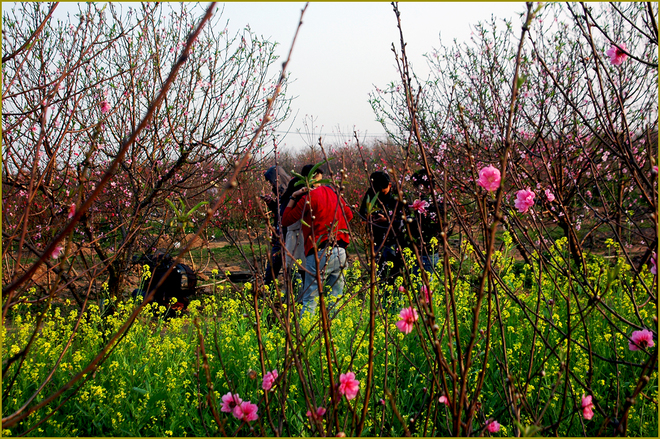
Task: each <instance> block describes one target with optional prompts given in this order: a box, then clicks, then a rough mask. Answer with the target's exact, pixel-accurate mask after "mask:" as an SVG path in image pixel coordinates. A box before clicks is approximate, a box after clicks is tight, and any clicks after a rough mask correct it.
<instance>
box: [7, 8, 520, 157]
mask: <svg viewBox="0 0 660 439" xmlns="http://www.w3.org/2000/svg"><path fill="white" fill-rule="evenodd" d="M5 5H7V6H8V5H11V3H4V5H3V6H5ZM304 5H305V3H304V2H227V3H218V4H217V6H216V7H217V10H216V15H217V14H220V13H222V16H221V18H220V22H221V23H224V22H226V21H227V20H228V25H227V28H228V30H229V34H230V35H233V34H235V33H236V32H238V31H240V30H242V29H243V28H244V27H245V26H246V25H249V26H250V28H251V30H252V31H253V32H254V33H255V34H257V35H258V36H263V37H264V38H266V39H268V40H270V41H276V42H278V43H279V47H278V49H277V52H276V53H277V55H279V56H280V60H282V61H283V60H284V59H286V56H287V54H288V52H289V49H290V47H291V43H292V41H293V36H294V34H295V31H296V27H297V25H298V21H299V19H300V12H301V10H302V9H303V8H304ZM5 7H6V6H5ZM399 10H400V12H401V24H402V27H403V33H404V37H405V40H406V42H407V46H406V51H407V54H408V59H409V62H410V65H411V66H412V69H413V71H414V72H415V73H416V74H417V76H418V77H420V78H421V79H424V78H426V77H427V75H428V73H429V69H428V66H427V63H426V59H425V58H424V54H426V53H432V52H433V49H434V48H439V47H440V46H441V44H440V42H441V39H442V44H444V45H450V44H452V43H453V41H454V39H456V40H457V41H458V42H464V41H468V40H469V38H470V33H471V30H472V28H473V26H474V25H476V24H477V23H478V22H480V21H485V20H489V19H490V18H491V16H494V17H496V18H498V19H509V20H512V21H513V23H514V26H515V25H517V24H519V23H521V19H520V14H521V13H523V12H524V11H525V4H524V3H523V2H512V3H505V2H484V3H476V2H401V3H399ZM77 11H78V6H77V4H76V3H67V2H63V3H61V4H60V5H59V6H58V11H57V12H58V13H61V14H65V13H66V12H71V14H72V15H73V14H74V13H76V12H77ZM393 43H394V44H395V46H396V49H397V52H400V44H399V33H398V29H397V22H396V17H395V15H394V12H393V10H392V5H391V4H390V3H388V2H312V3H310V4H309V7H308V8H307V11H306V12H305V15H304V17H303V25H302V27H301V29H300V32H299V34H298V39H297V41H296V45H295V47H294V50H293V54H292V58H291V62H290V64H289V66H288V69H287V70H288V71H289V72H290V74H291V79H292V80H293V82H292V83H291V84H290V85H289V88H288V91H287V92H288V95H289V96H293V97H295V99H294V101H293V103H292V108H291V109H292V112H291V116H290V117H289V119H288V120H286V121H285V122H284V123H283V124H282V125H281V126H280V128H279V130H278V134H279V135H280V136H281V137H280V142H279V143H280V145H281V146H283V147H284V148H286V149H294V150H296V149H299V148H302V147H305V146H308V145H309V144H310V143H316V142H317V140H318V138H319V136H322V137H323V138H324V143H326V144H330V143H334V142H339V141H341V140H348V139H350V138H352V133H353V131H356V132H357V133H358V135H359V138H360V140H361V141H363V142H371V141H373V140H375V139H385V134H384V129H383V127H382V126H381V125H380V124H379V123H378V122H377V121H376V117H375V114H374V113H373V110H372V109H371V106H370V104H369V101H368V99H369V93H370V92H372V91H374V90H375V88H376V87H380V88H385V87H386V86H387V85H388V84H389V83H390V82H392V81H397V80H398V78H399V76H398V72H397V69H396V62H395V58H394V54H393V52H392V50H391V49H392V44H393ZM280 66H281V62H277V63H275V64H274V65H273V66H272V68H273V72H272V73H271V74H272V76H273V77H276V75H277V74H278V70H279V68H280ZM341 143H343V141H342V142H341Z"/></svg>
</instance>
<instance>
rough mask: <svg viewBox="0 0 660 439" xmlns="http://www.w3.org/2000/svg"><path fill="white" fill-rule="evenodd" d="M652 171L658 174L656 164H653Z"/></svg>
mask: <svg viewBox="0 0 660 439" xmlns="http://www.w3.org/2000/svg"><path fill="white" fill-rule="evenodd" d="M653 173H654V174H656V175H657V174H658V165H653Z"/></svg>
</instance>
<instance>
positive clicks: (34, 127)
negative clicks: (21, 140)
mask: <svg viewBox="0 0 660 439" xmlns="http://www.w3.org/2000/svg"><path fill="white" fill-rule="evenodd" d="M38 129H39V128H37V126H36V125H32V128H30V131H32V132H33V133H36V132H37V130H38Z"/></svg>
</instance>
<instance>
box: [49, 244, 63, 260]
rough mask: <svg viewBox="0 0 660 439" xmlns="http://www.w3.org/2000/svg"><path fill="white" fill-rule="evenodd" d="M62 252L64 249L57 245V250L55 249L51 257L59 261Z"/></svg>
mask: <svg viewBox="0 0 660 439" xmlns="http://www.w3.org/2000/svg"><path fill="white" fill-rule="evenodd" d="M62 250H64V247H62V246H61V245H59V244H58V245H56V246H55V248H54V249H53V251H52V253H51V254H50V257H51V258H53V259H57V258H59V257H60V254H61V253H62Z"/></svg>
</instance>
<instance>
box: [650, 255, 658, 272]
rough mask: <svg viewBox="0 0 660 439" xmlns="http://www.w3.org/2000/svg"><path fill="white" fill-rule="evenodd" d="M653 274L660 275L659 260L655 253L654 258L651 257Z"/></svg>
mask: <svg viewBox="0 0 660 439" xmlns="http://www.w3.org/2000/svg"><path fill="white" fill-rule="evenodd" d="M651 273H652V274H658V259H657V256H656V254H655V252H653V256H651Z"/></svg>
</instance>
